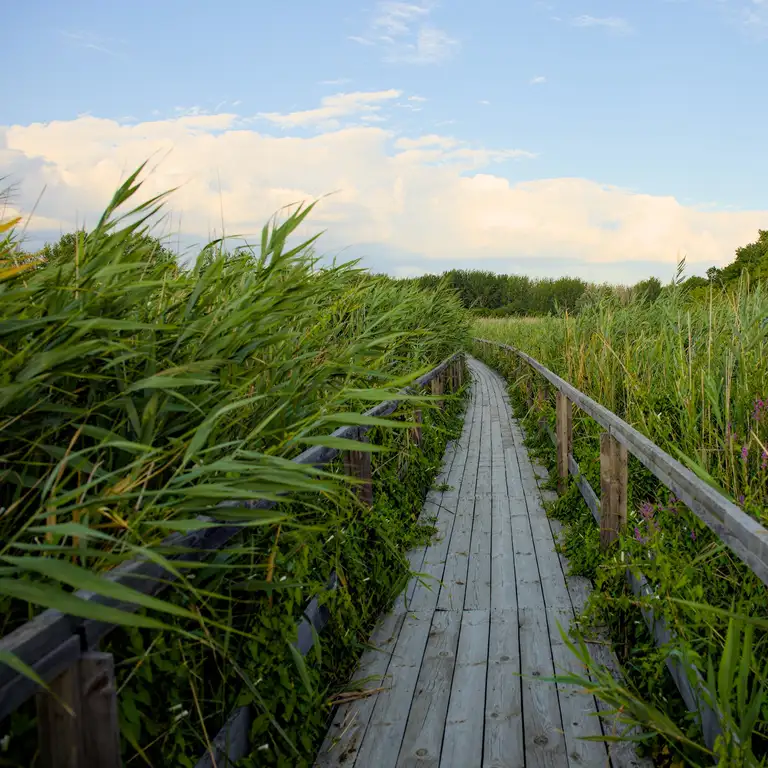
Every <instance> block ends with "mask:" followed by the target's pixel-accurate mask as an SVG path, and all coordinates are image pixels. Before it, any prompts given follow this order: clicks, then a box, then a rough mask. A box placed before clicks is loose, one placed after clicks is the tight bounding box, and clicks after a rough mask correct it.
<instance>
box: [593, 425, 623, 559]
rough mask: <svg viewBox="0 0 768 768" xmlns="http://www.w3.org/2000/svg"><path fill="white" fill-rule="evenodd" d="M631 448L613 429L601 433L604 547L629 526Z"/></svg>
mask: <svg viewBox="0 0 768 768" xmlns="http://www.w3.org/2000/svg"><path fill="white" fill-rule="evenodd" d="M627 480H628V478H627V448H626V446H624V445H622V444H621V443H619V442H618V441H617V440H616V439H615V438H614V437H613V436H612V435H611V434H610V432H603V433H601V435H600V496H601V498H600V512H601V514H600V546H601V547H602V548H603V549H605V548H607V547H608V546H610V545H611V544H612V543H613V542H614V541H616V540H617V539H618V538H619V532H620V531H623V530H624V528H626V525H627Z"/></svg>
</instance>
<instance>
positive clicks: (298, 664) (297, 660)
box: [288, 643, 315, 698]
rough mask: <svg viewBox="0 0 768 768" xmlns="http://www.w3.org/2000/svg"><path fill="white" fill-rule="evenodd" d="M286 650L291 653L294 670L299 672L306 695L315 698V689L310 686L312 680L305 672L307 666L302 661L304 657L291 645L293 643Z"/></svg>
mask: <svg viewBox="0 0 768 768" xmlns="http://www.w3.org/2000/svg"><path fill="white" fill-rule="evenodd" d="M288 649H289V650H290V652H291V656H293V662H294V664H295V665H296V669H297V670H298V671H299V677H300V678H301V682H302V683H304V687H305V688H306V689H307V693H308V694H309V695H310V696H311V697H312V698H314V696H315V689H314V687H313V686H312V680H310V677H309V672H308V671H307V664H306V662H305V661H304V657H303V656H302V655H301V653H300V652H299V649H298V648H297V647H296V646H295V645H293V643H290V644H289V645H288Z"/></svg>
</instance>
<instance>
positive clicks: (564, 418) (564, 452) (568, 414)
mask: <svg viewBox="0 0 768 768" xmlns="http://www.w3.org/2000/svg"><path fill="white" fill-rule="evenodd" d="M555 407H556V411H557V427H556V434H557V492H558V493H561V494H562V493H565V489H566V487H567V485H568V454H569V453H571V451H572V450H573V408H572V406H571V401H570V400H569V399H568V398H567V397H566V396H565V395H564V394H563V393H562V392H561V391H560V390H558V391H557V403H556V406H555Z"/></svg>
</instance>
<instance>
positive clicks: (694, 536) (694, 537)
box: [691, 530, 696, 541]
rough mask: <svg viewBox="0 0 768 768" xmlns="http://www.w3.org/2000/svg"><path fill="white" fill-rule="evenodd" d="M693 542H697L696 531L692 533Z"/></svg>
mask: <svg viewBox="0 0 768 768" xmlns="http://www.w3.org/2000/svg"><path fill="white" fill-rule="evenodd" d="M691 541H696V531H693V530H692V531H691Z"/></svg>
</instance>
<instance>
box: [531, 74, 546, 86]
mask: <svg viewBox="0 0 768 768" xmlns="http://www.w3.org/2000/svg"><path fill="white" fill-rule="evenodd" d="M546 82H547V78H546V77H544V75H536V77H532V78H531V79H530V80H529V84H530V85H542V84H543V83H546Z"/></svg>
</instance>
